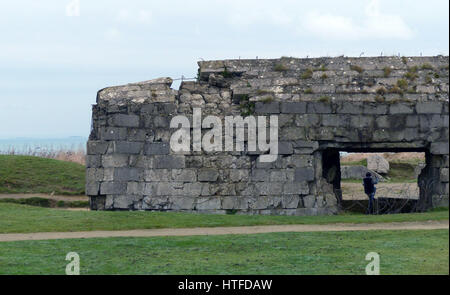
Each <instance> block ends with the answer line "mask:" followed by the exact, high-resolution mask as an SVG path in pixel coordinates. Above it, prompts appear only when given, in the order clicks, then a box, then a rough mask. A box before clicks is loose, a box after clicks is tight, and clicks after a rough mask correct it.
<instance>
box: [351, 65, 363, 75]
mask: <svg viewBox="0 0 450 295" xmlns="http://www.w3.org/2000/svg"><path fill="white" fill-rule="evenodd" d="M350 70H352V71H356V72H358V73H360V74H361V73H362V72H364V69H363V68H362V67H360V66H357V65H350Z"/></svg>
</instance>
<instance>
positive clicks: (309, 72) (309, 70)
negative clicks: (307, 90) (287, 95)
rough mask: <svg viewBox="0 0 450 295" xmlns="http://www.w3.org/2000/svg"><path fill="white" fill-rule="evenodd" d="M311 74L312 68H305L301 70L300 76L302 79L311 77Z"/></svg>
mask: <svg viewBox="0 0 450 295" xmlns="http://www.w3.org/2000/svg"><path fill="white" fill-rule="evenodd" d="M312 75H313V70H311V69H306V71H304V72H303V74H302V75H301V76H300V78H302V79H311V78H312Z"/></svg>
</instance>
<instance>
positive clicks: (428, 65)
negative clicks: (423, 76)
mask: <svg viewBox="0 0 450 295" xmlns="http://www.w3.org/2000/svg"><path fill="white" fill-rule="evenodd" d="M432 69H433V66H432V65H430V64H429V63H425V64H423V65H422V70H432Z"/></svg>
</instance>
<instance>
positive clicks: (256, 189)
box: [86, 56, 449, 215]
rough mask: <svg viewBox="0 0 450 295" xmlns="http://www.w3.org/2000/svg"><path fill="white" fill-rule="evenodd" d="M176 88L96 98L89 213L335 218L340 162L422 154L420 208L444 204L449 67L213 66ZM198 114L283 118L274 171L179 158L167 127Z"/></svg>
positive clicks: (429, 61) (205, 65) (218, 159)
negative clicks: (357, 156)
mask: <svg viewBox="0 0 450 295" xmlns="http://www.w3.org/2000/svg"><path fill="white" fill-rule="evenodd" d="M171 84H172V80H171V79H170V78H160V79H156V80H150V81H145V82H140V83H133V84H127V85H124V86H115V87H109V88H105V89H102V90H100V91H99V92H98V94H97V104H96V105H94V106H93V124H92V126H93V127H92V132H91V134H90V138H89V141H88V145H87V152H88V155H87V184H86V192H87V195H89V196H90V199H91V208H92V209H94V210H159V211H194V212H205V213H236V214H285V215H318V214H334V213H336V212H338V210H339V196H338V197H336V189H338V188H339V182H340V181H339V179H340V177H339V173H340V172H339V151H365V152H370V151H422V152H425V153H426V154H427V165H426V169H423V171H422V174H421V175H420V177H419V178H420V181H422V182H423V183H427V186H428V187H427V188H426V189H425V186H423V187H424V189H423V190H422V189H421V192H422V191H423V196H422V195H421V202H422V203H421V204H423V206H421V207H420V208H421V210H425V209H427V208H430V207H432V206H436V204H435V202H433V200H447V202H448V189H449V185H448V167H449V163H448V162H449V156H448V153H449V152H448V139H449V137H448V136H449V131H448V119H449V117H448V116H449V115H448V57H443V56H437V57H410V58H398V57H377V58H346V57H338V58H312V59H296V58H281V59H273V60H224V61H205V62H199V75H198V81H184V82H182V84H181V86H180V89H179V90H174V89H172V88H171V87H170V86H171ZM194 108H201V110H202V113H203V114H204V115H205V116H206V115H208V114H210V115H215V116H218V117H220V118H222V119H223V118H224V117H225V116H227V115H230V116H237V115H241V116H243V117H245V116H250V115H255V116H269V115H276V116H278V122H279V124H278V125H279V130H278V131H279V132H278V137H279V138H278V140H279V145H278V155H279V156H278V158H277V160H276V161H275V162H271V163H262V162H260V161H258V159H259V157H260V156H261V154H264V153H263V152H249V151H248V150H247V149H245V150H244V151H235V152H205V151H199V152H184V153H174V152H173V151H172V150H171V148H170V144H169V142H170V136H171V134H172V132H173V131H174V130H173V129H171V128H170V122H171V119H172V118H173V117H174V116H177V115H186V116H187V117H189V116H192V112H193V109H194ZM202 131H203V130H202ZM189 132H192V130H190V131H189ZM245 145H246V146H247V143H245ZM333 170H335V171H334V172H333ZM333 173H334V176H333ZM421 188H422V186H421ZM421 194H422V193H421Z"/></svg>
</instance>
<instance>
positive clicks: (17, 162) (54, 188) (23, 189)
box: [0, 155, 86, 195]
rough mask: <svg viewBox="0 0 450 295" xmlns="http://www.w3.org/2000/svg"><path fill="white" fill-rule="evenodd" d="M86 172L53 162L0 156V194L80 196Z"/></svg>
mask: <svg viewBox="0 0 450 295" xmlns="http://www.w3.org/2000/svg"><path fill="white" fill-rule="evenodd" d="M85 169H86V168H85V166H83V165H80V164H77V163H71V162H65V161H59V160H54V159H45V158H39V157H32V156H17V155H0V193H48V194H50V193H52V192H54V194H56V195H83V194H84V187H85V173H86V172H85Z"/></svg>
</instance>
